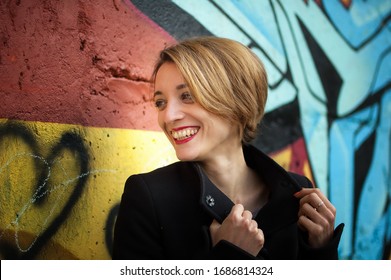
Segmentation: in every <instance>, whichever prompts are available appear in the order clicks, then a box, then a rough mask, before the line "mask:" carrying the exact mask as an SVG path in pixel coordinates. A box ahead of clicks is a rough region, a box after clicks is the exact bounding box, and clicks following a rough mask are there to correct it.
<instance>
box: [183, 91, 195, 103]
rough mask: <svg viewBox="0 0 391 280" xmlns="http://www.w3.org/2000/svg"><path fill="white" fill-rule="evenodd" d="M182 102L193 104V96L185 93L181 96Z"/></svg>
mask: <svg viewBox="0 0 391 280" xmlns="http://www.w3.org/2000/svg"><path fill="white" fill-rule="evenodd" d="M181 100H182V101H183V102H185V103H193V102H194V99H193V96H192V95H191V94H190V93H189V92H184V93H182V94H181Z"/></svg>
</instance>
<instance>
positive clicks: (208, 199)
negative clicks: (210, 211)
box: [205, 195, 215, 207]
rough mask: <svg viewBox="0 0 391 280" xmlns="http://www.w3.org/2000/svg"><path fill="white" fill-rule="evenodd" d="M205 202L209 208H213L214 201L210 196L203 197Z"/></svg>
mask: <svg viewBox="0 0 391 280" xmlns="http://www.w3.org/2000/svg"><path fill="white" fill-rule="evenodd" d="M205 202H206V204H208V205H209V206H210V207H213V206H214V205H215V199H214V198H213V197H212V196H211V195H207V196H206V197H205Z"/></svg>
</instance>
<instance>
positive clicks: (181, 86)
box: [176, 84, 187, 90]
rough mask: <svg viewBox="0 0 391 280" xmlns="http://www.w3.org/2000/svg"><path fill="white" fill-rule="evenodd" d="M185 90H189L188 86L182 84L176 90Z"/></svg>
mask: <svg viewBox="0 0 391 280" xmlns="http://www.w3.org/2000/svg"><path fill="white" fill-rule="evenodd" d="M184 88H187V84H180V85H177V86H176V89H177V90H179V89H184Z"/></svg>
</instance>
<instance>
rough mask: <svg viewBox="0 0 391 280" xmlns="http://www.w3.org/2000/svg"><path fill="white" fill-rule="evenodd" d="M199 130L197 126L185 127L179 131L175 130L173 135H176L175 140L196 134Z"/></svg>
mask: <svg viewBox="0 0 391 280" xmlns="http://www.w3.org/2000/svg"><path fill="white" fill-rule="evenodd" d="M197 132H198V129H196V128H188V129H183V130H179V131H173V132H172V137H174V139H175V140H183V139H186V138H189V137H191V136H193V135H194V134H196V133H197Z"/></svg>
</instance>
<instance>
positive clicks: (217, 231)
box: [209, 204, 265, 256]
mask: <svg viewBox="0 0 391 280" xmlns="http://www.w3.org/2000/svg"><path fill="white" fill-rule="evenodd" d="M252 216H253V215H252V213H251V212H250V211H247V210H244V207H243V205H242V204H236V205H234V206H233V207H232V209H231V212H230V213H229V215H228V216H227V218H225V220H224V221H223V223H222V224H219V223H218V222H217V221H216V220H213V222H212V224H211V225H210V227H209V231H210V235H211V237H212V243H213V246H215V245H216V244H217V243H218V242H219V241H220V240H226V241H228V242H230V243H232V244H234V245H236V246H238V247H239V248H241V249H243V250H245V251H247V252H248V253H250V254H251V255H253V256H256V255H257V254H258V253H259V251H260V250H261V249H262V247H263V244H264V243H265V238H264V235H263V232H262V230H260V229H259V228H258V224H257V222H256V221H254V220H253V219H252Z"/></svg>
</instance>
